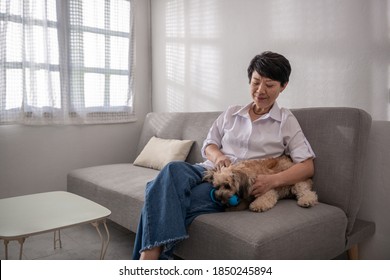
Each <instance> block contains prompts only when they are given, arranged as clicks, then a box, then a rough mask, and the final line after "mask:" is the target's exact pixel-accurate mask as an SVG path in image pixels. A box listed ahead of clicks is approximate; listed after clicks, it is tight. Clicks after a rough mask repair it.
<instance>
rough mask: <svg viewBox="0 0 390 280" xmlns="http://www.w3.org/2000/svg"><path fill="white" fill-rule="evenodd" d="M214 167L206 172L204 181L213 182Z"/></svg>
mask: <svg viewBox="0 0 390 280" xmlns="http://www.w3.org/2000/svg"><path fill="white" fill-rule="evenodd" d="M214 172H215V170H214V169H209V170H207V171H206V172H205V173H204V176H203V181H206V182H210V183H212V182H213V181H214Z"/></svg>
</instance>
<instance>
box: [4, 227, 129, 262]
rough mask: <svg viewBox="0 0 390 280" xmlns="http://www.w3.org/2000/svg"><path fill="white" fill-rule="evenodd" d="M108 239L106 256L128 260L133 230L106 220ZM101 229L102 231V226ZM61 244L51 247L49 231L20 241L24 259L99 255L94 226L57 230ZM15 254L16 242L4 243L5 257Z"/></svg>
mask: <svg viewBox="0 0 390 280" xmlns="http://www.w3.org/2000/svg"><path fill="white" fill-rule="evenodd" d="M107 226H108V230H109V232H110V243H109V246H108V249H107V252H106V256H105V259H106V260H130V259H131V256H132V251H133V244H134V236H135V235H134V233H132V232H130V231H129V230H127V229H125V228H123V227H121V226H119V225H117V224H115V223H113V222H110V221H109V222H108V224H107ZM103 232H105V231H104V230H103ZM61 240H62V248H57V249H54V234H53V232H49V233H44V234H40V235H35V236H31V237H29V238H27V239H26V241H25V243H24V245H23V257H22V258H23V259H24V260H96V259H99V256H100V249H101V241H100V237H99V235H98V233H97V231H96V229H95V228H94V227H93V226H91V225H89V224H86V225H80V226H75V227H71V228H66V229H63V230H61ZM2 243H3V242H2V240H0V260H4V259H5V252H4V245H3V244H2ZM18 258H19V243H18V242H17V241H12V242H10V243H9V244H8V259H18Z"/></svg>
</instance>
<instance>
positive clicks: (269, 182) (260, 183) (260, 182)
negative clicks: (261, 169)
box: [251, 174, 279, 197]
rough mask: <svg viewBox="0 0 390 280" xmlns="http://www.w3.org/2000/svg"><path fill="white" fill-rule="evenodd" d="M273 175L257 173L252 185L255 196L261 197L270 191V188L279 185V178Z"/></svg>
mask: <svg viewBox="0 0 390 280" xmlns="http://www.w3.org/2000/svg"><path fill="white" fill-rule="evenodd" d="M275 175H277V174H272V175H257V177H256V181H255V183H254V184H253V185H252V187H253V189H252V193H251V195H253V196H254V197H259V196H262V195H263V194H265V193H266V192H268V191H269V190H271V189H273V188H276V187H278V186H279V184H278V183H277V182H278V178H277V176H275Z"/></svg>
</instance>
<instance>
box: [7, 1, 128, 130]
mask: <svg viewBox="0 0 390 280" xmlns="http://www.w3.org/2000/svg"><path fill="white" fill-rule="evenodd" d="M0 1H1V2H0V124H5V123H25V124H51V123H60V124H67V123H69V124H72V123H115V122H126V121H131V120H132V119H133V118H134V112H133V76H134V73H133V68H134V63H133V49H134V47H133V43H134V38H133V16H132V7H131V6H132V5H131V4H132V1H131V0H130V1H129V0H12V1H11V0H0Z"/></svg>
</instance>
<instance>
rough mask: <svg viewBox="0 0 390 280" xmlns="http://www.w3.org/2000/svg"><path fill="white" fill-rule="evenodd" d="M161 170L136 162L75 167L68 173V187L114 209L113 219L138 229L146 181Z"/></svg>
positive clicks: (70, 190) (130, 227) (134, 229)
mask: <svg viewBox="0 0 390 280" xmlns="http://www.w3.org/2000/svg"><path fill="white" fill-rule="evenodd" d="M158 172H159V171H158V170H154V169H150V168H144V167H138V166H134V165H133V164H112V165H102V166H94V167H88V168H81V169H76V170H73V171H71V172H69V173H68V177H67V180H68V191H69V192H73V193H76V194H78V195H81V196H83V197H87V198H88V199H91V200H93V201H95V202H97V203H99V204H101V205H103V206H105V207H107V208H108V209H110V210H111V209H112V210H111V212H112V213H111V216H110V219H111V220H113V221H114V222H116V223H118V224H120V225H122V226H124V227H126V228H128V229H130V230H131V231H136V230H137V224H138V220H139V217H140V213H141V208H142V205H143V202H144V195H145V186H146V182H148V181H151V180H152V179H154V178H155V177H156V175H157V174H158Z"/></svg>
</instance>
